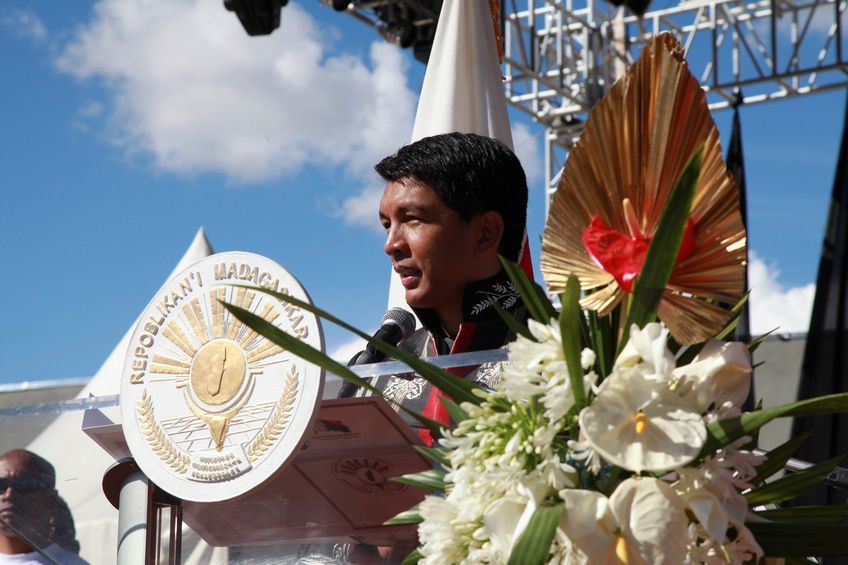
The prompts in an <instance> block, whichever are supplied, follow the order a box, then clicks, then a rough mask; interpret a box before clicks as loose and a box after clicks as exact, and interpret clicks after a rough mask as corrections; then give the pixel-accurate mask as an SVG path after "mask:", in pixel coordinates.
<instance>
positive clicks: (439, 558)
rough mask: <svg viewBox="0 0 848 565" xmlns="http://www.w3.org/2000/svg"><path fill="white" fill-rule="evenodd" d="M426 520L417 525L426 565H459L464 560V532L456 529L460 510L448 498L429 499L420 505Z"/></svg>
mask: <svg viewBox="0 0 848 565" xmlns="http://www.w3.org/2000/svg"><path fill="white" fill-rule="evenodd" d="M418 510H419V513H420V514H421V517H422V518H423V519H424V521H423V522H421V524H420V525H419V526H418V538H419V540H420V542H421V554H422V555H423V556H424V558H423V559H422V560H421V563H423V564H425V565H429V564H432V565H440V564H442V563H459V562H461V561H462V560H463V559H464V558H465V553H466V549H465V547H464V545H465V540H464V539H463V535H462V533H461V532H462V530H461V529H460V528H458V527H457V524H456V518H457V508H456V506H455V505H454V504H453V503H452V502H451V501H450V500H448V499H446V498H442V497H439V496H426V497H424V500H423V501H422V502H421V504H420V505H419V506H418Z"/></svg>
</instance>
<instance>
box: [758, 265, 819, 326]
mask: <svg viewBox="0 0 848 565" xmlns="http://www.w3.org/2000/svg"><path fill="white" fill-rule="evenodd" d="M748 285H749V287H750V288H751V297H750V299H749V300H750V301H751V305H750V308H751V333H752V334H754V335H759V334H763V333H765V332H767V331H771V330H773V329H774V328H776V327H779V330H778V331H779V332H787V333H806V332H807V329H808V328H809V325H810V314H811V313H812V310H813V298H814V296H815V293H816V285H814V284H813V283H809V284H806V285H803V286H796V287H791V288H786V287H785V286H784V285H783V284H781V282H780V270H779V269H778V267H777V264H776V263H771V264H769V263H766V262H765V261H764V260H763V259H761V258H760V257H759V256H757V254H756V253H754V252H753V251H752V252H751V255H750V265H749V267H748Z"/></svg>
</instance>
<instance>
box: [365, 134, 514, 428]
mask: <svg viewBox="0 0 848 565" xmlns="http://www.w3.org/2000/svg"><path fill="white" fill-rule="evenodd" d="M375 169H376V170H377V172H378V173H379V174H380V176H381V177H382V178H383V179H384V180H385V181H386V187H385V189H384V191H383V198H382V200H381V201H380V221H381V223H382V224H383V227H384V228H385V230H386V242H385V245H384V250H385V252H386V254H387V255H388V256H389V257H390V258H391V261H392V266H393V268H394V270H395V271H396V272H397V273H398V275H399V276H400V280H401V284H402V285H403V287H404V291H405V297H406V302H407V303H408V304H409V306H411V307H412V309H413V311H414V312H415V314H416V316H418V319H419V320H420V322H421V324H422V326H423V327H422V328H421V329H419V330H417V331H416V332H415V333H414V334H413V335H412V336H411V337H410V338H408V339H406V340H404V341H402V342H401V343H400V344H399V347H400V348H401V349H403V350H405V351H408V352H411V353H414V354H416V355H419V356H422V357H423V356H431V355H443V354H449V353H464V352H468V351H479V350H485V349H494V348H498V347H501V346H503V345H504V344H506V343H507V342H508V341H510V340H511V339H513V338H514V336H513V335H511V332H510V331H509V328H508V327H507V326H506V324H505V323H504V322H503V321H502V320H501V318H500V316H499V315H498V313H497V311H495V309H494V308H492V307H491V303H492V302H497V304H498V305H499V306H501V307H502V308H504V309H506V310H507V311H509V312H510V313H511V314H512V315H513V316H514V317H515V318H517V319H518V320H521V321H523V320H524V319H526V317H527V315H526V311H525V308H524V305H523V303H522V302H521V299H520V297H519V295H518V292H517V290H516V289H515V287H514V286H513V285H512V283H511V282H510V280H509V278H508V277H507V276H506V274H505V273H504V272H503V269H502V268H501V265H500V261H499V260H498V254H501V255H503V256H504V257H506V258H507V259H509V260H511V261H518V259H519V255H520V253H521V251H522V249H523V244H524V231H525V227H524V226H525V222H526V217H527V180H526V178H525V175H524V170H523V169H522V167H521V163H520V162H519V161H518V158H517V157H516V156H515V154H513V152H512V151H510V150H509V149H508V148H507V147H506V146H505V145H504V144H502V143H500V142H499V141H496V140H494V139H491V138H488V137H483V136H479V135H475V134H461V133H449V134H444V135H436V136H432V137H426V138H424V139H421V140H419V141H416V142H415V143H411V144H410V145H407V146H405V147H402V148H401V149H400V150H399V151H398V152H397V153H396V154H394V155H391V156H389V157H386V158H385V159H383V160H382V161H380V163H378V164H377V166H376V167H375ZM451 372H453V373H455V374H458V375H460V376H464V377H466V378H471V379H472V380H475V381H477V382H482V383H484V384H487V385H489V386H492V385H494V384H496V383H495V382H494V379H495V376H493V375H495V374H496V371H495V370H494V369H492V368H489V370H486V368H485V367H484V368H480V369H478V370H476V371H472V372H471V374H469V371H468V370H467V369H466V370H464V371H463V370H452V371H451ZM375 386H376V387H377V388H378V389H380V390H381V391H383V393H384V394H385V396H386V397H387V398H388V399H389V400H392V401H394V402H395V403H397V404H403V405H404V406H407V407H409V408H411V409H412V410H414V411H416V412H419V413H422V414H423V415H425V416H427V417H429V418H432V419H436V420H438V421H441V422H444V423H447V422H448V421H449V416H448V414H447V411H446V410H445V409H444V406H443V405H442V403H441V402H440V401H439V400H438V398H439V396H440V395H441V393H440V391H438V390H437V389H434V388H433V387H431V386H430V385H429V384H428V383H427V382H426V381H424V379H422V378H421V377H415V378H414V379H406V378H402V377H398V376H390V377H381V378H379V379H378V380H377V382H376V384H375ZM360 394H362V391H360ZM404 416H405V414H404ZM407 421H408V422H409V423H410V424H411V425H414V426H415V425H417V423H416V422H415V421H414V420H412V419H411V418H407ZM419 433H421V435H422V438H423V439H424V440H425V441H426V442H427V443H430V441H431V438H430V437H429V433H428V431H427V430H424V429H421V430H419Z"/></svg>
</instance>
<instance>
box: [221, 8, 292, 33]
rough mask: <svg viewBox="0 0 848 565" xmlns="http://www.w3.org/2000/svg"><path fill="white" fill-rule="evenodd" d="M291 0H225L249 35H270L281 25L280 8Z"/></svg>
mask: <svg viewBox="0 0 848 565" xmlns="http://www.w3.org/2000/svg"><path fill="white" fill-rule="evenodd" d="M288 3H289V0H224V7H225V8H226V9H227V10H229V11H230V12H235V13H236V16H238V19H239V21H240V22H241V25H242V26H243V27H244V30H245V31H246V32H247V35H269V34H270V33H271V32H272V31H274V30H275V29H277V28H278V27H280V10H281V9H282V8H283V6H285V5H286V4H288Z"/></svg>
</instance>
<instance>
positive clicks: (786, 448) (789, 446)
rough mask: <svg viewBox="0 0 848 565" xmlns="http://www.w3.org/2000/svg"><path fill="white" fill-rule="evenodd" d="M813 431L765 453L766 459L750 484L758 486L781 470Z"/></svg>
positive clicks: (806, 432)
mask: <svg viewBox="0 0 848 565" xmlns="http://www.w3.org/2000/svg"><path fill="white" fill-rule="evenodd" d="M813 431H814V430H807V431H805V432H804V433H802V434H801V435H798V436H795V437H793V438H792V439H790V440H789V441H787V442H786V443H782V444H780V445H778V446H777V447H775V448H774V449H772V450H771V451H769V452H768V453H767V457H768V459H766V460H765V461H764V462H763V463H762V464H761V465H760V466H759V467H757V475H756V476H755V477H754V478H753V479H751V484H754V485H756V484H759V483H761V482H763V481H765V480H766V479H768V478H769V477H771V476H772V475H774V474H775V473H777V472H778V471H780V470H782V469H783V466H784V465H786V462H787V461H789V458H790V457H792V455H793V454H794V453H795V452H796V451H798V448H799V447H801V444H802V443H804V441H806V440H807V438H809V437H810V436H811V435H813Z"/></svg>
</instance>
